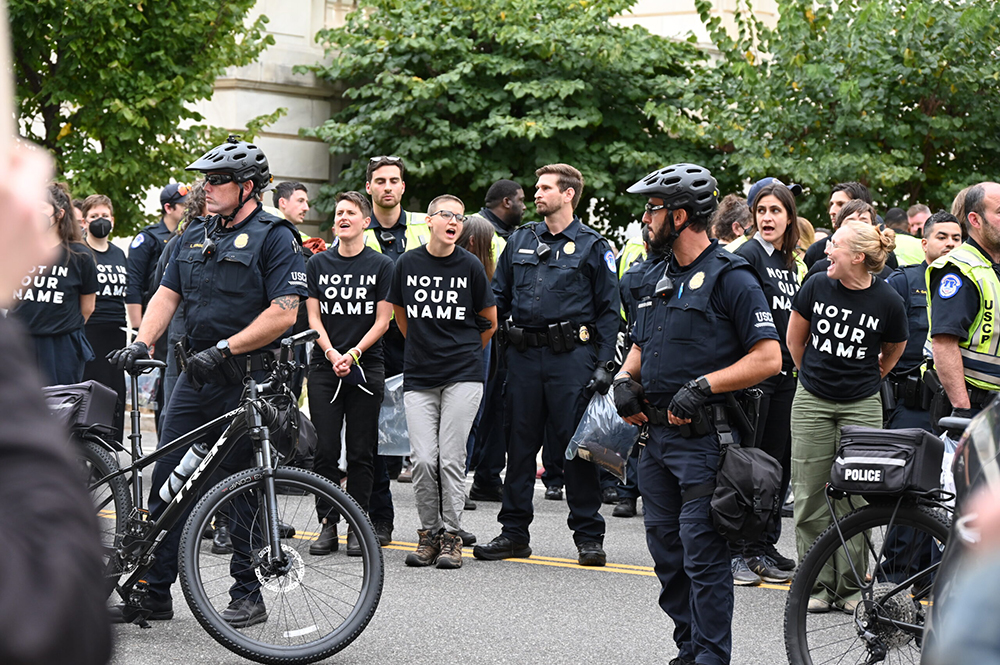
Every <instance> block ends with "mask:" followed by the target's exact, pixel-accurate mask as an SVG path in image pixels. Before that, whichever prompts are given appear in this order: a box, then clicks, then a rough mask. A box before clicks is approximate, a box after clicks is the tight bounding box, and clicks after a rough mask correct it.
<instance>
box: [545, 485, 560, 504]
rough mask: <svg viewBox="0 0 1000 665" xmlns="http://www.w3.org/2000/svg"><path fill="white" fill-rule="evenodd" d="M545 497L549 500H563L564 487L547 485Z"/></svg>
mask: <svg viewBox="0 0 1000 665" xmlns="http://www.w3.org/2000/svg"><path fill="white" fill-rule="evenodd" d="M545 498H546V499H548V500H549V501H562V488H561V487H546V488H545Z"/></svg>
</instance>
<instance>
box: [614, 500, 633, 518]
mask: <svg viewBox="0 0 1000 665" xmlns="http://www.w3.org/2000/svg"><path fill="white" fill-rule="evenodd" d="M611 514H612V515H613V516H614V517H635V514H636V508H635V499H620V500H619V501H618V505H617V506H615V509H614V510H612V511H611Z"/></svg>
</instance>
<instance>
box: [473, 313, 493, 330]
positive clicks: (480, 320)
mask: <svg viewBox="0 0 1000 665" xmlns="http://www.w3.org/2000/svg"><path fill="white" fill-rule="evenodd" d="M492 327H493V322H492V321H490V320H489V319H487V318H486V317H485V316H482V315H481V314H476V328H478V329H479V332H481V333H484V332H486V331H487V330H489V329H490V328H492Z"/></svg>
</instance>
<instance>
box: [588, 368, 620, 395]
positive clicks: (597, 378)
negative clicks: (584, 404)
mask: <svg viewBox="0 0 1000 665" xmlns="http://www.w3.org/2000/svg"><path fill="white" fill-rule="evenodd" d="M614 380H615V377H614V376H613V375H612V374H611V372H609V371H608V370H606V369H604V368H603V367H600V366H598V367H597V369H595V370H594V373H593V374H591V376H590V381H588V382H587V390H589V391H591V392H594V391H596V392H599V393H601V394H602V395H607V394H608V390H610V389H611V382H612V381H614Z"/></svg>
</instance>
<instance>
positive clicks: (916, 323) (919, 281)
mask: <svg viewBox="0 0 1000 665" xmlns="http://www.w3.org/2000/svg"><path fill="white" fill-rule="evenodd" d="M926 272H927V262H926V261H923V262H921V263H919V264H917V265H911V266H905V267H903V268H900V269H899V270H897V271H896V272H894V273H892V275H890V276H889V279H887V280H886V283H887V284H888V285H889V286H891V287H892V288H893V290H895V291H896V293H898V294H899V297H900V298H902V299H903V305H904V306H905V308H906V321H907V326H908V327H909V330H910V336H909V339H907V340H906V349H905V350H904V351H903V355H902V356H901V357H900V359H899V364H898V365H897V366H896V368H895V369H894V370H893V371H894V372H895V371H905V370H909V369H913V368H914V367H916V366H918V365H920V364H921V363H923V361H924V343H925V342H926V341H927V284H926V281H925V279H924V275H925V273H926Z"/></svg>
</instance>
